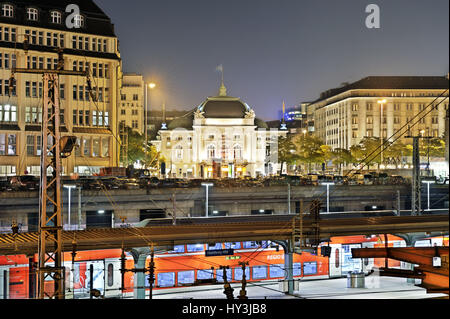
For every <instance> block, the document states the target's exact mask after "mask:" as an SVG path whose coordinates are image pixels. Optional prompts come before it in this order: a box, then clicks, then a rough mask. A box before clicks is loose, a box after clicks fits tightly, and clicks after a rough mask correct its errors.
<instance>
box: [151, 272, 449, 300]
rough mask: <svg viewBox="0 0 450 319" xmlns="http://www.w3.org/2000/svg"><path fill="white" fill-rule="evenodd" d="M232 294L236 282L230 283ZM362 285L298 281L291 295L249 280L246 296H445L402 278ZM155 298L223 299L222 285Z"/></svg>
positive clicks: (162, 293) (272, 285)
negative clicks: (428, 292) (297, 289)
mask: <svg viewBox="0 0 450 319" xmlns="http://www.w3.org/2000/svg"><path fill="white" fill-rule="evenodd" d="M232 287H233V288H234V296H238V295H239V291H240V289H241V287H240V285H239V284H237V285H235V284H233V285H232ZM365 287H366V288H347V279H346V278H339V279H330V280H314V281H312V280H311V281H301V282H300V283H299V288H300V289H299V291H296V292H295V296H287V295H285V294H284V293H282V292H281V289H280V286H279V283H249V284H248V286H247V296H248V297H249V298H250V299H292V298H295V299H297V298H301V299H427V298H436V297H445V296H446V295H444V294H427V293H426V291H425V289H422V288H419V287H416V286H415V285H413V284H409V283H407V281H406V279H403V278H391V277H379V276H376V275H372V276H369V277H366V285H365ZM154 298H155V299H225V295H224V294H223V285H216V286H203V287H191V288H184V291H182V290H181V289H170V290H164V291H157V292H155V293H154Z"/></svg>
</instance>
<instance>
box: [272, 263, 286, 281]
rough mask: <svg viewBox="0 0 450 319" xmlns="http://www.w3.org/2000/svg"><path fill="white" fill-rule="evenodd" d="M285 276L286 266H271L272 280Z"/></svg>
mask: <svg viewBox="0 0 450 319" xmlns="http://www.w3.org/2000/svg"><path fill="white" fill-rule="evenodd" d="M285 276H286V272H285V271H284V264H277V265H270V278H282V277H285Z"/></svg>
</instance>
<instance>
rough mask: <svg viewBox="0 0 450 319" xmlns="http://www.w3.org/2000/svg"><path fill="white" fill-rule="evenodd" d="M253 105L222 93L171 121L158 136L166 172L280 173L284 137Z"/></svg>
mask: <svg viewBox="0 0 450 319" xmlns="http://www.w3.org/2000/svg"><path fill="white" fill-rule="evenodd" d="M286 133H287V132H286V131H283V132H281V131H279V130H278V129H271V130H270V129H269V127H268V126H267V124H266V123H265V122H264V121H262V120H260V119H258V118H256V116H255V112H254V111H253V109H251V108H250V106H249V105H248V104H247V103H245V102H243V101H241V100H240V99H239V98H235V97H231V96H228V95H227V90H226V88H225V86H224V85H223V84H222V87H221V88H220V93H219V95H218V96H215V97H209V98H207V99H206V100H205V101H204V102H203V103H201V104H200V106H198V107H197V108H195V109H194V110H192V111H191V112H189V113H187V114H185V115H184V116H181V117H178V118H176V119H174V120H173V121H171V122H170V123H168V127H167V129H161V130H160V131H159V135H158V136H157V140H154V141H152V143H153V145H155V146H156V148H157V150H158V151H159V152H161V156H162V158H163V161H164V165H163V166H165V168H166V169H165V170H164V169H163V170H162V171H163V172H162V173H163V176H169V177H174V178H237V177H244V176H251V177H257V176H265V175H268V174H274V173H276V172H277V168H278V157H277V155H278V152H277V150H278V148H277V145H278V137H279V136H280V135H285V134H286Z"/></svg>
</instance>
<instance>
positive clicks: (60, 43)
mask: <svg viewBox="0 0 450 319" xmlns="http://www.w3.org/2000/svg"><path fill="white" fill-rule="evenodd" d="M64 42H65V41H64V34H62V33H61V34H60V35H59V46H60V47H61V48H64V44H65V43H64Z"/></svg>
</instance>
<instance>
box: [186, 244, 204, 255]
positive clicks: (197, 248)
mask: <svg viewBox="0 0 450 319" xmlns="http://www.w3.org/2000/svg"><path fill="white" fill-rule="evenodd" d="M203 250H204V247H203V244H195V245H187V251H188V252H189V253H194V252H197V251H203Z"/></svg>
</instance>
